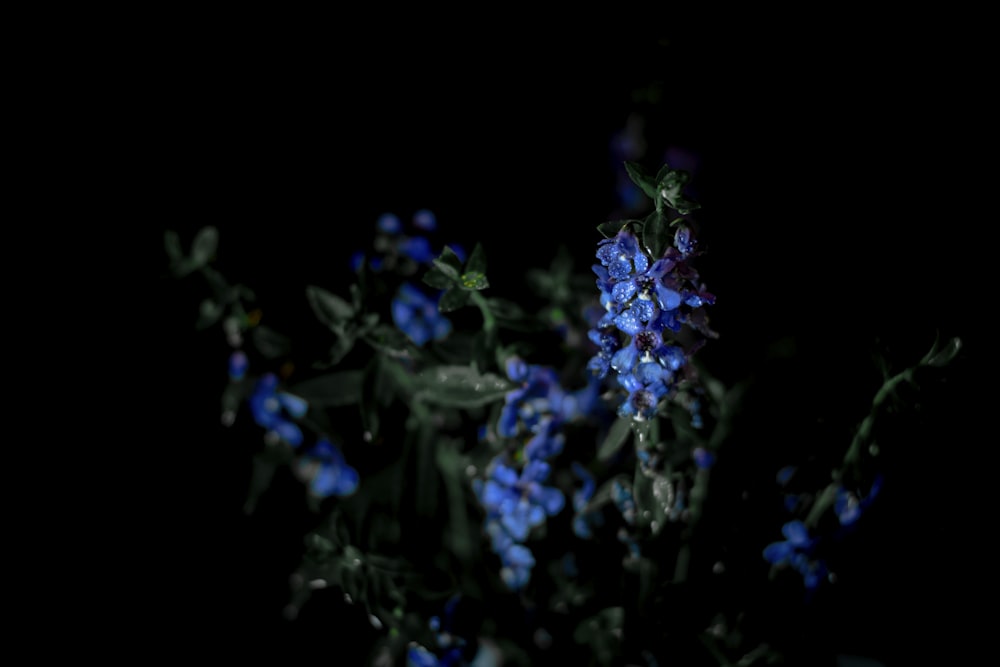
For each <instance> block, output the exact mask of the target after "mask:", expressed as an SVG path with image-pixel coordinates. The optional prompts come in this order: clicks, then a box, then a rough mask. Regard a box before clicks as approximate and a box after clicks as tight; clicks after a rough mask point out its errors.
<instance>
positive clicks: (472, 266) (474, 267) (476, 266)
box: [465, 243, 486, 274]
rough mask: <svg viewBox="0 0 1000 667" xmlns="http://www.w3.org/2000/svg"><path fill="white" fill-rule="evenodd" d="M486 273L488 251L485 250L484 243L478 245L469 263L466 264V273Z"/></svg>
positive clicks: (470, 256)
mask: <svg viewBox="0 0 1000 667" xmlns="http://www.w3.org/2000/svg"><path fill="white" fill-rule="evenodd" d="M472 272H476V273H486V251H485V250H483V244H482V243H476V247H474V248H473V249H472V254H471V255H469V261H468V262H466V263H465V273H467V274H468V273H472Z"/></svg>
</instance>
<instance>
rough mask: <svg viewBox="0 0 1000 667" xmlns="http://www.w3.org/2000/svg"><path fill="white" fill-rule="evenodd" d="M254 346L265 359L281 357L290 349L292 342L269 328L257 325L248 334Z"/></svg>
mask: <svg viewBox="0 0 1000 667" xmlns="http://www.w3.org/2000/svg"><path fill="white" fill-rule="evenodd" d="M250 338H251V340H253V344H254V346H255V347H256V348H257V351H258V352H260V354H261V356H262V357H264V358H265V359H277V358H279V357H283V356H285V355H286V354H288V353H289V352H291V349H292V341H291V339H290V338H289V337H288V336H285V335H284V334H280V333H278V332H277V331H275V330H274V329H271V328H270V327H266V326H264V325H257V326H256V327H254V328H253V331H252V333H251V334H250Z"/></svg>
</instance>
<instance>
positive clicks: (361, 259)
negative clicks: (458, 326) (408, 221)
mask: <svg viewBox="0 0 1000 667" xmlns="http://www.w3.org/2000/svg"><path fill="white" fill-rule="evenodd" d="M375 226H376V236H375V252H373V253H371V254H368V255H366V254H365V253H364V252H363V251H360V250H359V251H357V252H355V253H354V254H353V255H352V256H351V260H350V261H351V268H352V269H353V270H354V271H355V272H358V271H360V270H361V267H362V266H363V265H364V264H365V262H367V264H368V266H369V268H371V270H372V271H374V272H375V273H383V272H390V271H392V272H394V273H396V274H398V275H402V276H410V275H416V272H417V271H418V269H420V268H421V267H423V268H426V267H428V266H430V264H431V262H432V261H433V260H434V258H435V257H437V256H438V255H439V254H440V249H436V248H435V247H434V246H433V245H432V243H431V240H430V239H429V238H428V236H427V234H429V233H432V232H434V231H435V230H437V217H436V216H435V215H434V213H433V212H432V211H429V210H427V209H421V210H419V211H417V212H416V213H414V214H413V218H412V226H413V228H414V230H415V232H414V233H408V232H407V231H406V230H405V229H404V227H403V223H402V221H401V220H400V219H399V217H398V216H396V215H395V214H393V213H384V214H382V215H381V216H379V218H378V220H377V221H376V225H375ZM450 247H451V248H452V250H453V251H455V254H456V255H458V257H459V259H461V260H462V261H465V252H464V250H463V249H462V248H461V247H460V246H456V245H452V246H450ZM442 293H443V290H429V289H428V288H427V286H426V285H423V284H422V283H417V282H413V281H409V280H407V281H404V282H403V283H401V284H400V285H399V287H398V288H397V290H396V294H395V296H393V298H392V304H391V316H392V321H393V323H394V324H395V325H396V327H397V328H398V329H399V330H400V331H402V332H403V333H404V334H406V336H407V338H409V339H410V340H411V341H412V342H413V344H414V345H416V346H418V347H423V346H424V345H426V344H427V343H428V342H430V341H438V340H443V339H444V338H446V337H447V336H448V334H450V333H451V329H452V324H451V320H449V319H448V318H446V317H445V316H444V315H442V314H441V312H440V310H439V309H438V302H439V301H440V300H441V294H442Z"/></svg>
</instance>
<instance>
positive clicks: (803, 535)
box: [763, 520, 827, 590]
mask: <svg viewBox="0 0 1000 667" xmlns="http://www.w3.org/2000/svg"><path fill="white" fill-rule="evenodd" d="M781 534H782V535H784V536H785V539H784V540H781V541H778V542H772V543H771V544H768V545H767V546H766V547H764V551H763V554H764V560H766V561H767V562H769V563H771V564H772V565H776V566H779V567H788V566H791V567H792V568H793V569H795V570H796V571H797V572H798V573H799V574H801V575H802V581H803V583H804V584H805V587H806V589H808V590H814V589H816V588H817V587H818V586H819V584H820V582H821V581H822V580H823V577H825V576H826V574H827V571H826V565H825V564H824V563H823V562H822V561H821V560H817V559H813V558H812V553H813V550H814V548H815V545H816V540H815V539H814V538H812V537H810V536H809V529H808V528H806V525H805V524H804V523H802V522H801V521H798V520H795V521H789V522H788V523H786V524H785V525H784V526H782V527H781Z"/></svg>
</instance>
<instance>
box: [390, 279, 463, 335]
mask: <svg viewBox="0 0 1000 667" xmlns="http://www.w3.org/2000/svg"><path fill="white" fill-rule="evenodd" d="M392 320H393V322H395V324H396V326H397V327H398V328H399V330H400V331H402V332H403V333H404V334H406V336H407V337H408V338H409V339H410V340H411V341H413V343H414V344H415V345H417V346H423V345H425V344H426V343H427V342H428V341H431V340H441V339H443V338H445V337H447V336H448V334H449V333H451V321H450V320H449V319H448V318H446V317H444V316H443V315H442V314H441V312H440V311H439V310H438V298H432V297H429V296H427V295H426V294H424V293H423V292H422V291H421V290H420V289H418V288H417V287H415V286H414V285H413V284H411V283H403V284H402V285H400V286H399V291H398V292H396V297H395V298H394V299H393V300H392Z"/></svg>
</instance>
